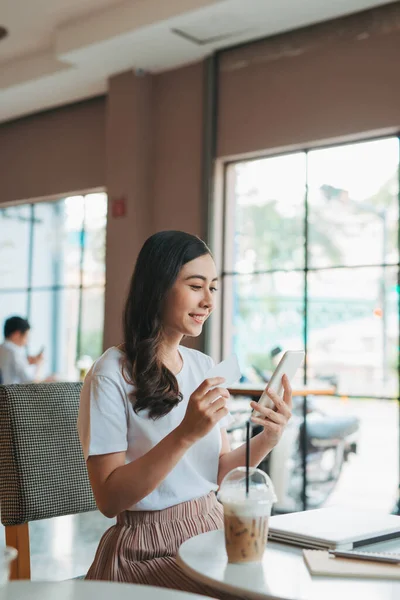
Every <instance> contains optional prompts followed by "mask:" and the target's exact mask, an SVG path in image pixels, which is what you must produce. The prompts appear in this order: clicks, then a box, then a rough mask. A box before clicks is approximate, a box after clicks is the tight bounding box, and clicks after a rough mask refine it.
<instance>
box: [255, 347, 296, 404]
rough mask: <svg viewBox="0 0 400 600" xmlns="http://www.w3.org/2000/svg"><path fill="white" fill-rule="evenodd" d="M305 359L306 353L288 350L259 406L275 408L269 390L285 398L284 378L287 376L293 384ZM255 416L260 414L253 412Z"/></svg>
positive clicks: (262, 395)
mask: <svg viewBox="0 0 400 600" xmlns="http://www.w3.org/2000/svg"><path fill="white" fill-rule="evenodd" d="M304 357H305V352H303V351H302V350H288V351H287V352H285V354H284V355H283V356H282V358H281V360H280V361H279V364H278V366H277V367H276V369H275V371H274V372H273V374H272V377H271V379H270V380H269V382H268V384H267V387H266V388H265V390H264V391H263V393H262V394H261V397H260V399H259V401H258V404H260V405H261V406H267V407H268V408H272V409H274V408H275V404H274V403H273V402H272V400H271V398H270V397H269V396H268V394H267V392H268V390H273V391H274V392H276V393H277V394H278V396H281V397H282V396H283V391H284V390H283V385H282V377H283V375H286V376H287V377H288V379H289V381H290V382H291V381H292V379H293V377H294V376H295V375H296V371H297V369H298V368H299V367H300V365H301V364H302V362H303V360H304ZM253 414H259V413H257V411H256V410H254V411H253Z"/></svg>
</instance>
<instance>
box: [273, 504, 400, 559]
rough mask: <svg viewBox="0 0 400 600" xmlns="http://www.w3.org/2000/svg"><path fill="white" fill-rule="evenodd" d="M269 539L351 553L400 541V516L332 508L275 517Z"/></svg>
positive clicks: (305, 546) (303, 546)
mask: <svg viewBox="0 0 400 600" xmlns="http://www.w3.org/2000/svg"><path fill="white" fill-rule="evenodd" d="M268 537H269V539H270V540H271V541H273V542H283V543H285V544H291V545H294V546H300V547H302V548H313V549H316V550H330V549H332V550H335V549H343V550H349V549H352V548H357V547H359V546H365V545H367V544H375V543H377V542H383V541H386V540H392V539H395V538H400V516H397V515H388V514H386V513H383V512H375V511H369V510H361V509H352V508H343V507H336V506H332V507H328V508H318V509H316V510H308V511H303V512H297V513H290V514H286V515H276V516H274V517H271V519H270V526H269V534H268Z"/></svg>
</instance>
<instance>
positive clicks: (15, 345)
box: [0, 317, 43, 385]
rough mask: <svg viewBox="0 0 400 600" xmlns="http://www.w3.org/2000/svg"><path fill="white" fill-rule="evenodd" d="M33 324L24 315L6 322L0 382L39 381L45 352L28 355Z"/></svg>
mask: <svg viewBox="0 0 400 600" xmlns="http://www.w3.org/2000/svg"><path fill="white" fill-rule="evenodd" d="M30 328H31V326H30V325H29V322H28V321H27V320H26V319H23V318H22V317H10V318H9V319H7V320H6V322H5V323H4V337H5V340H4V342H3V344H1V345H0V383H2V384H4V385H8V384H11V383H33V382H38V381H39V375H40V367H41V366H42V364H43V352H40V353H39V354H37V355H36V356H27V355H26V345H27V344H28V339H29V330H30Z"/></svg>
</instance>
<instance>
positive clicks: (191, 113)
mask: <svg viewBox="0 0 400 600" xmlns="http://www.w3.org/2000/svg"><path fill="white" fill-rule="evenodd" d="M203 68H204V66H203V63H198V64H196V65H192V66H190V67H185V68H183V69H179V70H177V71H171V72H168V73H163V74H161V75H157V76H156V77H155V78H154V79H155V82H154V83H155V85H154V134H155V137H154V142H155V143H154V187H153V202H154V205H153V206H154V230H155V231H158V230H161V229H182V230H183V231H188V232H189V233H193V234H196V235H201V234H202V233H203V225H204V224H203V223H202V215H203V207H202V196H201V189H202V183H201V178H202V151H203V150H202V144H203V139H202V137H203V96H204V92H203V82H204V77H203Z"/></svg>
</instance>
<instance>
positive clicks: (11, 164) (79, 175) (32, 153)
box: [0, 97, 106, 203]
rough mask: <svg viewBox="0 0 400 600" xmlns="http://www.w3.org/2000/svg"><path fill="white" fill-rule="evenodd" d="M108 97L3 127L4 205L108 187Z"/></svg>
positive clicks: (0, 193) (0, 172)
mask: <svg viewBox="0 0 400 600" xmlns="http://www.w3.org/2000/svg"><path fill="white" fill-rule="evenodd" d="M105 107H106V100H105V98H103V97H101V98H95V99H92V100H87V101H85V102H81V103H79V104H74V105H70V106H65V107H63V108H58V109H55V110H52V111H47V112H45V113H41V114H37V115H32V116H29V117H25V118H23V119H19V120H17V121H12V122H9V123H5V124H3V125H0V182H1V188H0V203H1V202H3V203H4V202H11V201H14V200H28V199H33V198H39V197H42V196H53V195H61V194H65V193H68V192H74V191H79V190H86V189H91V188H95V187H100V186H104V185H105V180H106V177H105V150H106V148H105Z"/></svg>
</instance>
